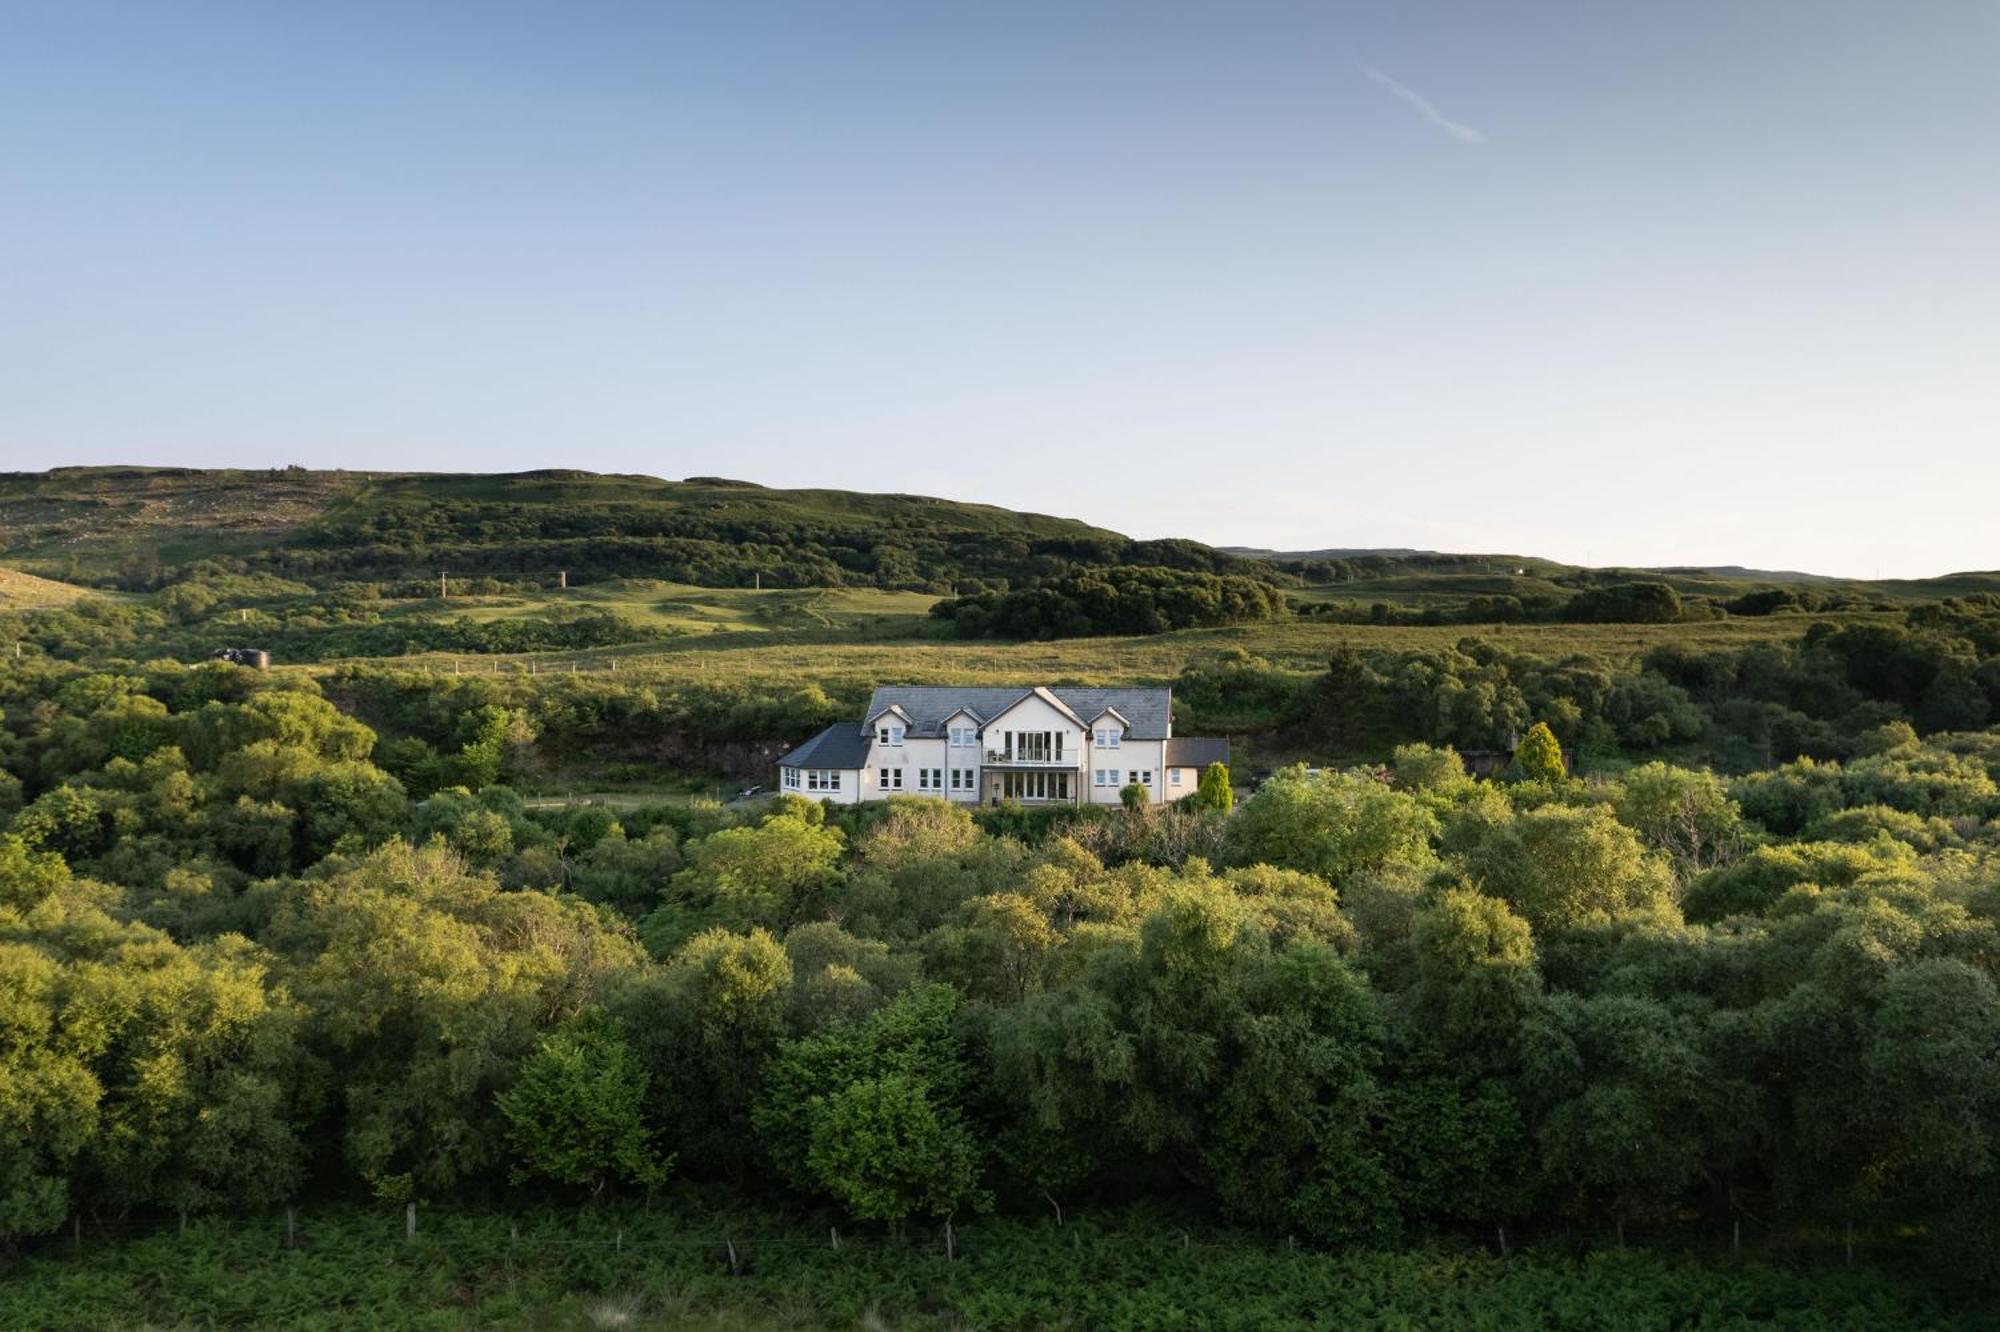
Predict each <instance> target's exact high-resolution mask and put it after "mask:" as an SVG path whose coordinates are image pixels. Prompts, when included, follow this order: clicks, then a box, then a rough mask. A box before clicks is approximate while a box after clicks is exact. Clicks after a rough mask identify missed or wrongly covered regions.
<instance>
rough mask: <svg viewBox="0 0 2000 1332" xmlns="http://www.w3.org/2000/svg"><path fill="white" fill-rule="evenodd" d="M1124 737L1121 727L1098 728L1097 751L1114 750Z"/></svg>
mask: <svg viewBox="0 0 2000 1332" xmlns="http://www.w3.org/2000/svg"><path fill="white" fill-rule="evenodd" d="M1124 737H1125V732H1124V730H1123V728H1121V727H1117V726H1100V727H1098V728H1097V747H1098V748H1099V749H1116V748H1118V744H1119V742H1120V741H1121V740H1123V739H1124Z"/></svg>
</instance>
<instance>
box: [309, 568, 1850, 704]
mask: <svg viewBox="0 0 2000 1332" xmlns="http://www.w3.org/2000/svg"><path fill="white" fill-rule="evenodd" d="M712 592H713V590H712V589H704V594H705V595H706V594H711V593H712ZM845 595H848V596H852V597H856V598H858V599H861V600H864V601H865V600H866V599H867V598H868V597H869V596H871V595H873V596H882V595H885V594H868V593H865V592H862V593H848V594H845ZM889 595H893V594H889ZM884 618H885V619H887V618H893V617H884ZM1821 618H1825V617H1821ZM1803 630H1804V622H1803V621H1801V620H1799V619H1795V618H1787V617H1778V616H1773V617H1768V618H1764V619H1744V620H1715V621H1706V622H1702V623H1698V624H1663V625H1645V624H1531V625H1478V626H1463V625H1456V626H1454V625H1435V626H1433V625H1393V626H1380V625H1341V624H1317V623H1313V622H1311V621H1306V620H1297V621H1287V622H1282V623H1276V624H1259V625H1243V626H1239V627H1235V628H1228V629H1191V630H1184V631H1181V632H1178V633H1169V634H1155V635H1151V636H1148V637H1143V638H1080V639H1062V640H1058V641H1054V642H1047V643H1002V642H956V641H949V640H944V641H909V642H887V643H884V642H879V641H871V640H870V638H869V637H868V636H866V634H865V632H859V633H858V632H849V633H839V632H804V631H801V632H792V633H787V634H784V635H782V636H780V635H774V634H772V633H770V632H768V631H763V630H747V629H738V630H733V631H724V632H711V633H708V634H706V635H702V636H699V637H681V638H669V639H665V640H662V641H660V642H654V643H635V644H627V645H624V646H620V647H611V648H597V649H590V650H585V651H574V652H544V653H523V654H517V655H512V656H497V657H492V658H479V659H477V661H474V660H472V659H470V658H465V657H453V656H449V655H446V654H436V653H434V654H429V655H419V656H409V657H396V658H383V659H378V660H376V661H374V662H372V663H369V664H374V665H391V664H394V665H398V666H406V667H415V668H426V667H428V668H431V669H437V670H443V671H447V672H448V671H450V670H452V669H453V667H454V664H455V663H457V664H459V665H460V666H461V667H462V668H463V669H466V670H477V671H497V672H502V673H523V674H525V673H526V672H527V671H528V670H529V669H530V667H531V666H532V667H533V668H534V669H535V670H536V671H537V672H538V673H541V674H547V675H550V676H552V677H553V676H555V675H560V674H562V673H564V672H567V671H569V670H571V669H572V668H575V669H578V670H602V671H610V670H616V671H618V672H620V673H623V674H629V675H630V676H631V677H632V678H634V679H643V680H647V681H658V682H662V683H687V682H700V681H719V680H728V681H739V682H742V683H746V684H752V685H786V684H800V683H807V682H811V683H816V684H818V685H820V686H822V687H823V688H826V689H828V690H829V691H833V690H839V689H843V688H850V687H857V686H868V685H873V684H875V683H878V682H881V681H885V680H895V681H899V682H905V683H910V684H1001V683H1013V682H1016V681H1022V680H1035V681H1043V682H1048V683H1053V684H1090V685H1112V684H1142V683H1158V682H1161V681H1167V680H1171V679H1172V678H1173V677H1174V676H1175V675H1177V674H1179V672H1180V671H1181V669H1182V668H1183V667H1185V666H1187V665H1189V664H1190V663H1195V662H1200V661H1204V660H1211V659H1215V658H1218V657H1222V656H1225V655H1227V654H1231V653H1235V652H1247V653H1249V654H1251V655H1253V656H1257V657H1262V658H1264V659H1265V660H1267V661H1269V662H1271V663H1272V664H1273V665H1276V666H1279V667H1282V668H1285V669H1290V670H1296V671H1299V672H1302V673H1303V672H1308V671H1317V670H1323V669H1324V668H1325V665H1326V658H1327V656H1328V655H1329V654H1330V653H1331V652H1333V651H1334V650H1335V649H1336V648H1339V647H1342V646H1351V647H1356V648H1360V649H1362V650H1364V651H1374V650H1383V651H1399V652H1400V651H1412V650H1422V649H1425V648H1446V647H1450V646H1452V645H1453V644H1456V643H1458V642H1460V641H1461V640H1463V639H1466V638H1480V639H1484V640H1486V641H1488V642H1491V643H1493V644H1495V645H1497V646H1501V647H1504V648H1507V649H1509V650H1518V651H1522V652H1533V653H1536V654H1539V655H1544V656H1557V657H1560V656H1569V655H1572V654H1575V655H1585V656H1593V657H1597V658H1600V659H1602V660H1604V661H1605V662H1606V663H1607V664H1611V665H1630V664H1631V663H1632V662H1634V661H1636V660H1637V659H1638V658H1639V657H1640V656H1641V655H1643V654H1644V653H1645V652H1647V651H1648V650H1650V649H1652V648H1655V647H1658V646H1661V645H1663V644H1669V643H1672V644H1680V645H1684V646H1686V647H1689V648H1690V649H1695V650H1708V649H1715V648H1736V647H1744V646H1747V645H1750V644H1753V643H1773V642H1783V641H1787V640H1790V639H1793V638H1796V637H1797V636H1798V635H1799V634H1800V633H1802V632H1803ZM774 639H777V640H778V641H774ZM614 663H615V664H614ZM331 665H332V664H331V663H329V664H323V665H318V666H313V667H302V668H299V669H306V670H312V671H316V672H319V671H325V670H327V669H330V667H331Z"/></svg>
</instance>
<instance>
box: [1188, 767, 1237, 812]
mask: <svg viewBox="0 0 2000 1332" xmlns="http://www.w3.org/2000/svg"><path fill="white" fill-rule="evenodd" d="M1193 803H1194V804H1195V805H1196V806H1197V807H1199V808H1201V809H1213V810H1219V811H1221V812H1222V813H1224V814H1227V813H1228V812H1229V811H1230V810H1232V809H1234V808H1235V807H1236V789H1235V787H1233V786H1231V785H1230V783H1229V768H1228V766H1227V765H1226V764H1222V763H1211V764H1209V765H1208V766H1207V767H1206V768H1203V769H1202V770H1201V782H1200V783H1199V784H1198V785H1197V786H1196V787H1195V788H1194V801H1193Z"/></svg>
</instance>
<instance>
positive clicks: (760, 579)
mask: <svg viewBox="0 0 2000 1332" xmlns="http://www.w3.org/2000/svg"><path fill="white" fill-rule="evenodd" d="M750 577H751V579H752V580H753V581H752V583H751V586H752V587H753V588H755V589H756V590H757V591H759V592H762V591H763V590H764V571H763V570H762V569H759V570H758V571H757V572H755V573H753V574H751V575H750Z"/></svg>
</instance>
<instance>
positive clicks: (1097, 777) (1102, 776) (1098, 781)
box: [1091, 768, 1118, 786]
mask: <svg viewBox="0 0 2000 1332" xmlns="http://www.w3.org/2000/svg"><path fill="white" fill-rule="evenodd" d="M1091 785H1093V786H1116V785H1118V769H1116V768H1099V769H1098V770H1097V771H1096V772H1095V773H1094V774H1093V775H1092V778H1091Z"/></svg>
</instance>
